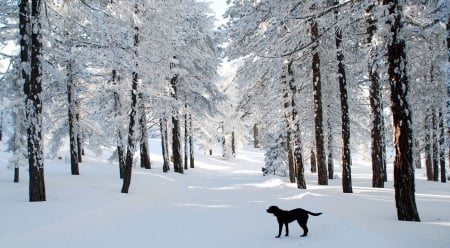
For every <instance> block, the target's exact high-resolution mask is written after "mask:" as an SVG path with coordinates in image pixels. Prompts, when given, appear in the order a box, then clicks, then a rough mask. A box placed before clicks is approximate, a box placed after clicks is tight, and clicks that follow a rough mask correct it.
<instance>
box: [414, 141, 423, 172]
mask: <svg viewBox="0 0 450 248" xmlns="http://www.w3.org/2000/svg"><path fill="white" fill-rule="evenodd" d="M413 154H414V166H415V167H416V169H422V161H421V158H420V140H419V139H414V148H413Z"/></svg>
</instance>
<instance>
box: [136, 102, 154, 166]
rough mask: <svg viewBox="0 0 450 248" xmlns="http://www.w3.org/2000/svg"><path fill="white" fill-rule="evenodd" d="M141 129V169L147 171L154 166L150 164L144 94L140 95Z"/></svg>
mask: <svg viewBox="0 0 450 248" xmlns="http://www.w3.org/2000/svg"><path fill="white" fill-rule="evenodd" d="M139 116H140V118H139V127H140V129H139V130H140V131H141V140H140V146H139V148H140V149H139V150H140V157H141V167H142V168H145V169H151V168H152V164H151V162H150V154H149V152H148V149H149V145H148V130H147V118H146V114H145V105H144V97H143V95H142V93H140V94H139Z"/></svg>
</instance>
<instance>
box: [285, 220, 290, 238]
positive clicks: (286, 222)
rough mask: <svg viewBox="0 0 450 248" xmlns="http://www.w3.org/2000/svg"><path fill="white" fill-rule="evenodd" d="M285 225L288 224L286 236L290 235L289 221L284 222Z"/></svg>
mask: <svg viewBox="0 0 450 248" xmlns="http://www.w3.org/2000/svg"><path fill="white" fill-rule="evenodd" d="M284 225H285V226H286V237H287V236H289V223H287V222H286V223H284Z"/></svg>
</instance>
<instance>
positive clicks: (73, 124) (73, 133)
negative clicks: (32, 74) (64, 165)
mask: <svg viewBox="0 0 450 248" xmlns="http://www.w3.org/2000/svg"><path fill="white" fill-rule="evenodd" d="M75 101H76V100H75V82H74V75H73V61H72V60H69V61H68V62H67V102H68V104H67V109H68V115H69V139H70V165H71V172H72V175H80V170H79V167H78V143H77V137H78V135H77V126H78V125H77V121H76V114H75V113H76V110H75V109H76V106H75Z"/></svg>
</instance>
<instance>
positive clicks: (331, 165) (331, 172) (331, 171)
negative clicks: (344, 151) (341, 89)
mask: <svg viewBox="0 0 450 248" xmlns="http://www.w3.org/2000/svg"><path fill="white" fill-rule="evenodd" d="M328 109H329V108H328ZM327 128H328V134H327V137H328V138H327V145H328V158H327V165H328V179H330V180H333V176H334V156H333V130H332V128H331V120H330V116H328V118H327Z"/></svg>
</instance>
